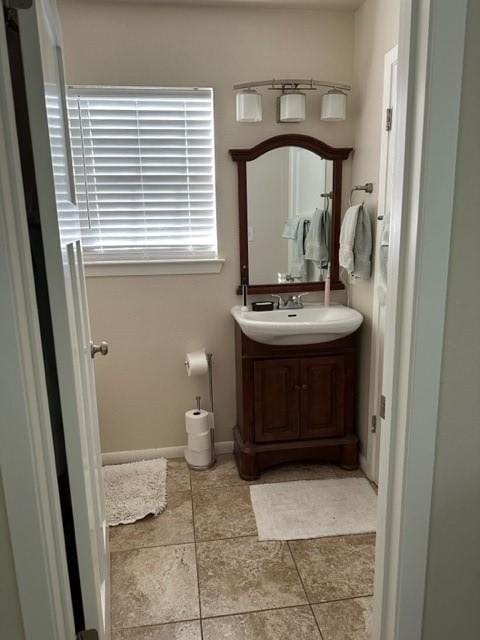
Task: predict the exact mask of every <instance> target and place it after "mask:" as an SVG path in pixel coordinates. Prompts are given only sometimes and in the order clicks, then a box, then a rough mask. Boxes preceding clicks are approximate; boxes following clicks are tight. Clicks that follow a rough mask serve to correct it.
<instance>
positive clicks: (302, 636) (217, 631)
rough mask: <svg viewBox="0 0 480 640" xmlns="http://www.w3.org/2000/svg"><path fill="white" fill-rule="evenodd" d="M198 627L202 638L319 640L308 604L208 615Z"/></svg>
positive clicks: (207, 639)
mask: <svg viewBox="0 0 480 640" xmlns="http://www.w3.org/2000/svg"><path fill="white" fill-rule="evenodd" d="M202 627H203V640H321V636H320V633H319V631H318V627H317V625H316V623H315V618H314V617H313V614H312V612H311V610H310V607H291V608H288V609H275V610H273V611H261V612H257V613H244V614H240V615H236V616H226V617H222V618H208V619H207V620H203V621H202Z"/></svg>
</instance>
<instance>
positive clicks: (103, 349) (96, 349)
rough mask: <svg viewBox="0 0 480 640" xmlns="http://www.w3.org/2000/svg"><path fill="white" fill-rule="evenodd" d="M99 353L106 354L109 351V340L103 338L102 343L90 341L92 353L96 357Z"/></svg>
mask: <svg viewBox="0 0 480 640" xmlns="http://www.w3.org/2000/svg"><path fill="white" fill-rule="evenodd" d="M97 353H101V354H102V356H106V355H107V353H108V342H105V340H102V342H100V344H94V343H93V341H90V355H91V356H92V358H94V357H95V356H96V355H97Z"/></svg>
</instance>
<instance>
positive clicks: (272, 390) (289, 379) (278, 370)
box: [253, 358, 300, 442]
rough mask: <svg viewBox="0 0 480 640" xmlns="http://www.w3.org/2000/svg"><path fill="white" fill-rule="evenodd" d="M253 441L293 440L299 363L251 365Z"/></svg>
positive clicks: (297, 428) (296, 429)
mask: <svg viewBox="0 0 480 640" xmlns="http://www.w3.org/2000/svg"><path fill="white" fill-rule="evenodd" d="M253 371H254V373H253V378H254V381H253V384H254V389H255V407H254V412H255V440H256V442H278V441H282V440H296V439H298V437H299V434H300V406H299V395H300V384H299V361H298V360H296V359H288V358H285V359H281V358H279V359H277V360H257V361H256V362H255V363H254V370H253Z"/></svg>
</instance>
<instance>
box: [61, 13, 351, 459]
mask: <svg viewBox="0 0 480 640" xmlns="http://www.w3.org/2000/svg"><path fill="white" fill-rule="evenodd" d="M59 10H60V15H61V20H62V26H63V34H64V43H65V64H66V72H67V80H68V82H70V83H77V84H118V85H122V84H123V85H135V84H137V85H138V84H140V85H167V86H168V85H171V86H191V85H199V86H209V87H213V88H214V90H215V135H216V162H217V206H218V231H219V251H220V255H221V256H222V257H224V258H226V260H227V262H226V264H225V266H224V269H223V271H222V272H221V273H220V274H218V275H217V274H215V275H196V276H153V277H122V278H91V279H89V281H88V291H89V300H90V307H91V318H92V325H93V334H94V336H95V338H96V339H107V340H108V341H109V342H110V345H111V354H110V355H109V356H108V358H103V359H100V358H97V360H96V374H97V386H98V397H99V412H100V425H101V437H102V448H103V450H104V451H114V450H123V449H143V448H149V447H160V446H171V445H179V444H183V443H184V442H185V437H184V425H183V414H184V411H185V410H186V409H188V408H190V407H191V406H192V404H193V402H194V396H195V395H196V393H197V390H198V388H200V389H201V391H202V393H203V395H204V396H206V389H205V385H204V384H200V385H199V384H198V382H197V381H196V380H194V379H187V378H186V376H185V373H184V368H183V357H184V354H185V352H186V351H189V350H191V349H197V348H199V347H201V346H205V347H206V348H207V349H211V350H212V351H213V352H214V354H215V385H216V399H217V403H216V408H217V412H216V413H217V416H216V417H217V421H216V423H217V427H218V434H217V439H218V440H230V439H231V429H232V427H233V425H234V422H235V398H234V388H235V387H234V366H233V356H234V349H233V320H232V319H231V317H230V316H229V309H230V307H231V306H232V305H233V304H235V303H237V302H238V298H237V297H236V296H235V288H236V285H237V284H238V279H239V278H238V236H237V191H236V190H237V185H236V170H235V166H234V163H233V162H231V160H230V158H229V156H228V149H229V148H231V147H248V146H251V145H253V144H255V143H257V142H259V141H260V140H261V139H263V138H265V137H268V136H271V135H276V134H280V133H287V132H299V133H305V134H310V135H313V136H317V137H318V138H320V139H322V140H324V141H325V142H327V143H328V144H331V145H334V146H335V145H336V146H344V145H350V144H351V143H352V142H353V121H352V119H351V118H350V119H349V120H348V121H347V122H345V123H335V124H327V123H321V122H320V119H319V108H320V107H319V96H318V95H315V96H309V100H308V106H307V109H308V114H307V115H308V118H307V121H306V122H305V123H302V124H297V125H279V124H276V123H275V105H274V95H273V92H268V91H267V92H265V93H264V121H263V122H262V123H259V124H255V125H241V124H237V123H236V122H235V96H234V92H233V91H232V84H233V83H235V82H243V81H247V80H249V79H252V78H253V79H263V78H270V77H280V76H287V77H288V76H290V77H292V76H293V77H295V76H297V77H298V76H302V77H307V78H309V77H314V78H333V79H335V80H338V81H339V82H345V83H349V82H351V80H352V66H353V55H352V43H353V16H352V14H350V13H346V12H328V11H309V10H303V9H302V10H295V11H291V10H279V9H260V8H253V9H252V8H240V7H238V8H229V9H225V8H218V7H197V8H196V7H169V6H159V5H154V4H136V5H135V6H133V5H131V4H128V3H125V4H123V3H122V4H118V3H115V4H114V3H103V2H83V1H79V0H76V1H74V2H73V1H65V0H60V1H59ZM312 98H314V99H312ZM345 174H346V175H345V181H346V183H347V185H348V183H349V170H348V167H346V172H345Z"/></svg>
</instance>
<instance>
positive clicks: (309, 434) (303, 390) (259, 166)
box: [230, 134, 362, 480]
mask: <svg viewBox="0 0 480 640" xmlns="http://www.w3.org/2000/svg"><path fill="white" fill-rule="evenodd" d="M350 152H351V149H349V148H334V147H330V146H329V145H326V144H325V143H323V142H322V141H320V140H317V139H315V138H311V137H309V136H302V135H291V134H287V135H282V136H276V137H274V138H269V139H267V140H264V141H262V142H260V143H259V144H258V145H256V146H255V147H253V148H251V149H232V150H231V151H230V154H231V156H232V158H233V160H234V161H235V162H236V163H237V169H238V194H239V239H240V283H241V285H242V286H243V290H244V292H246V291H248V294H277V295H278V294H279V295H284V296H289V298H288V299H287V298H286V300H287V302H288V304H291V305H297V306H293V307H286V306H285V307H283V308H282V307H280V308H277V309H276V310H271V311H267V312H264V311H259V312H254V311H250V310H248V311H247V310H245V309H243V310H242V308H241V307H235V308H234V309H232V315H233V316H234V318H235V321H236V323H235V349H236V356H235V358H236V379H237V382H236V384H237V414H238V415H237V424H236V426H235V429H234V447H235V456H236V460H237V465H238V469H239V473H240V475H241V477H242V478H244V479H246V480H253V479H256V478H258V477H259V474H260V473H261V471H262V470H264V469H266V468H268V467H271V466H273V465H276V464H280V463H283V462H288V461H294V460H308V459H311V460H319V461H324V462H332V463H337V464H339V465H341V466H342V467H344V468H348V469H354V468H356V467H357V466H358V437H357V435H356V433H355V419H354V405H355V388H356V384H355V359H356V350H357V348H356V343H357V340H356V331H357V329H358V327H359V326H360V324H361V322H362V316H361V314H359V313H358V312H357V311H355V310H353V309H349V308H347V307H343V306H342V305H332V307H328V306H326V307H324V306H322V305H319V304H317V305H308V304H305V307H304V305H303V297H302V299H301V300H300V298H298V296H296V295H295V294H296V293H300V292H301V293H307V292H314V291H317V292H320V291H322V290H323V289H324V286H325V273H326V270H325V268H326V266H327V265H328V264H329V265H330V270H331V286H332V289H343V284H342V282H341V281H340V277H339V266H338V247H339V234H340V223H341V207H342V204H341V201H342V169H343V162H344V161H345V160H346V159H347V158H348V156H349V154H350ZM319 216H320V217H319ZM311 229H315V234H317V235H315V237H314V238H313V240H314V242H313V244H312V242H311V239H312V238H311V235H310V236H309V233H310V230H311ZM321 234H323V236H322V235H321ZM317 240H318V241H317ZM309 242H310V244H309ZM312 246H313V255H311V254H309V251H308V249H307V247H310V251H312ZM315 251H317V252H318V253H317V254H316V253H315ZM240 288H241V287H239V291H238V292H240ZM292 296H293V297H292ZM281 302H283V301H281Z"/></svg>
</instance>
